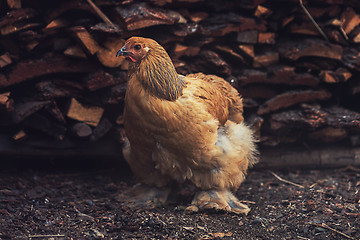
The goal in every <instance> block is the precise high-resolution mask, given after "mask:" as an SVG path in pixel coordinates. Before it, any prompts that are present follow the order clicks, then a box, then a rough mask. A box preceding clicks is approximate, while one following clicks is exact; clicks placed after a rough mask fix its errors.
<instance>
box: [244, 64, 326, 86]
mask: <svg viewBox="0 0 360 240" xmlns="http://www.w3.org/2000/svg"><path fill="white" fill-rule="evenodd" d="M239 82H240V85H241V86H244V85H247V84H252V83H266V84H286V85H290V86H309V87H315V86H317V85H318V84H319V82H320V81H319V79H318V78H316V77H314V76H313V75H312V74H309V73H299V74H296V73H295V68H294V67H290V66H284V65H274V66H271V67H269V68H268V72H264V71H260V70H254V69H244V70H243V71H242V74H241V76H240V77H239Z"/></svg>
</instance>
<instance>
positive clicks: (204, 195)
mask: <svg viewBox="0 0 360 240" xmlns="http://www.w3.org/2000/svg"><path fill="white" fill-rule="evenodd" d="M207 209H213V210H223V211H227V212H233V213H236V214H240V213H242V214H245V215H247V214H248V212H249V211H250V208H249V207H248V206H246V205H245V204H242V203H240V201H239V199H237V198H236V197H235V196H234V194H232V193H231V192H230V191H229V190H208V191H200V192H198V193H196V195H195V197H194V199H193V200H192V202H191V205H190V206H188V207H187V208H186V209H185V213H194V212H198V211H199V210H200V211H201V210H207Z"/></svg>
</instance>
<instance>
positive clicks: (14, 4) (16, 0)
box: [7, 0, 21, 8]
mask: <svg viewBox="0 0 360 240" xmlns="http://www.w3.org/2000/svg"><path fill="white" fill-rule="evenodd" d="M7 4H8V6H9V8H21V0H7Z"/></svg>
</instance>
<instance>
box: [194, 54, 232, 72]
mask: <svg viewBox="0 0 360 240" xmlns="http://www.w3.org/2000/svg"><path fill="white" fill-rule="evenodd" d="M200 57H201V59H199V61H198V64H199V65H201V66H202V67H203V68H207V69H209V70H210V72H213V71H217V72H218V73H219V74H222V75H224V76H230V75H231V68H230V66H229V64H228V63H227V62H226V61H225V60H224V59H223V58H221V57H220V56H219V54H217V53H216V52H214V51H210V50H203V51H201V52H200Z"/></svg>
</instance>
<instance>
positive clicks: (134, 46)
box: [116, 37, 156, 63]
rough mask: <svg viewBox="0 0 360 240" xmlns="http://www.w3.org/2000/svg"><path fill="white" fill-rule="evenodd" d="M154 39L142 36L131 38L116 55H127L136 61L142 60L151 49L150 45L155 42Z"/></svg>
mask: <svg viewBox="0 0 360 240" xmlns="http://www.w3.org/2000/svg"><path fill="white" fill-rule="evenodd" d="M152 41H153V40H151V39H148V38H142V37H132V38H129V39H128V40H127V41H126V42H125V44H124V46H123V47H122V48H121V49H120V50H119V51H118V52H117V54H116V56H125V57H127V58H129V59H130V60H131V61H132V62H134V63H135V62H140V61H141V60H142V59H143V58H144V57H146V56H147V54H148V52H149V51H150V46H151V45H152V44H154V43H152ZM154 42H155V41H154ZM155 43H156V42H155Z"/></svg>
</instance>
